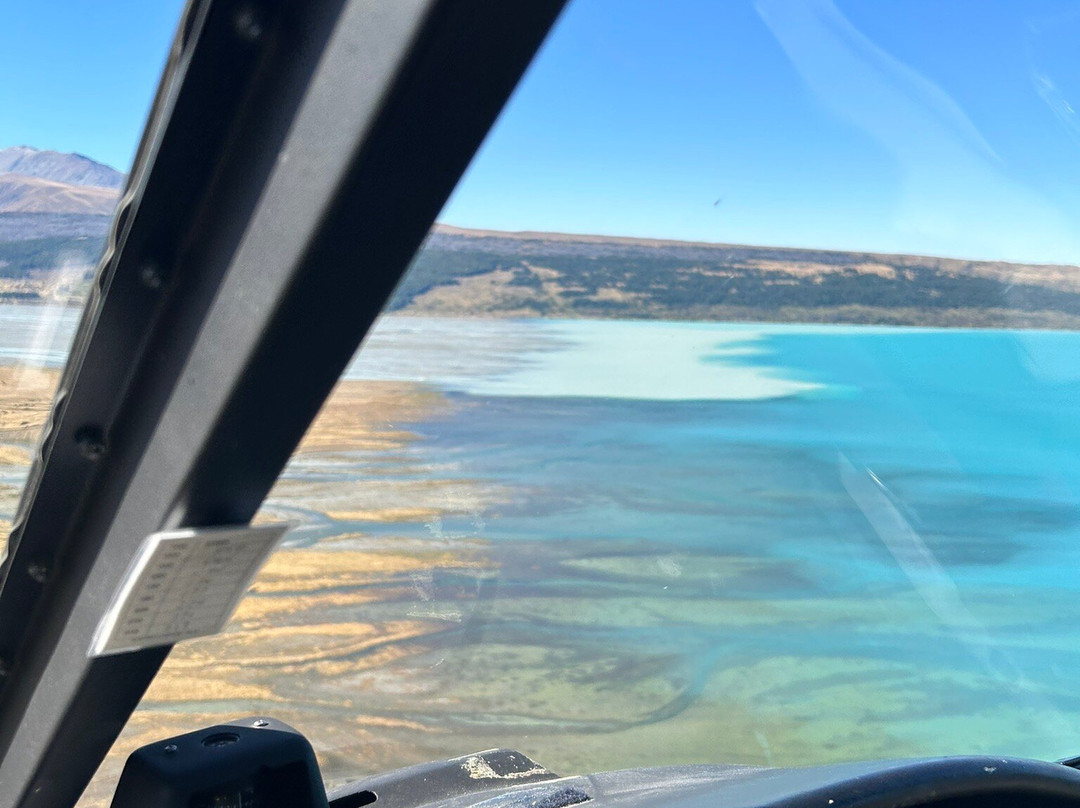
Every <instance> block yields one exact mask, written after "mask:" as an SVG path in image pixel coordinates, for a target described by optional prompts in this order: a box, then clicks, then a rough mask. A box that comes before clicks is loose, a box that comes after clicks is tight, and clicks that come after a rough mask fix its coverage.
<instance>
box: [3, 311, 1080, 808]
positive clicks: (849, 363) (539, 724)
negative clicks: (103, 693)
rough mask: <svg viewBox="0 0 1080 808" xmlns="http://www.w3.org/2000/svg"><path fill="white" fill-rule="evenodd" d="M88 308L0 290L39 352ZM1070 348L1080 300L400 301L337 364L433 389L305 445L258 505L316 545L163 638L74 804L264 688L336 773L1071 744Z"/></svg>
mask: <svg viewBox="0 0 1080 808" xmlns="http://www.w3.org/2000/svg"><path fill="white" fill-rule="evenodd" d="M43 314H44V315H46V316H45V317H42V315H43ZM74 323H75V315H74V314H73V313H72V312H71V311H70V310H63V309H57V310H52V309H47V308H45V307H19V306H10V307H4V306H0V358H6V359H7V360H9V361H10V360H15V361H25V362H30V363H34V364H47V365H55V364H57V363H58V362H59V361H60V358H61V357H62V347H63V345H65V344H67V341H68V340H69V339H70V334H71V332H72V329H73V327H74ZM1077 357H1080V334H1075V333H1053V332H1000V331H963V330H948V331H940V330H939V331H935V330H926V329H900V328H859V327H845V326H835V327H830V326H774V325H764V324H753V325H747V324H741V325H724V324H713V323H662V322H647V323H645V322H642V323H637V322H617V321H603V322H593V321H543V320H530V321H497V320H470V319H451V318H414V317H403V316H391V317H386V318H384V319H383V320H382V321H381V323H380V324H379V326H378V328H377V329H376V331H375V332H374V333H373V334H372V335H371V337H370V338H369V339H368V340H367V342H366V344H365V347H364V349H363V350H362V351H361V353H360V354H359V357H358V359H357V360H356V361H355V362H354V363H353V364H352V365H351V367H350V368H349V370H348V371H347V373H346V378H350V379H358V380H397V381H404V382H410V383H413V384H418V385H420V386H422V387H423V388H426V389H430V390H435V391H438V392H439V393H440V394H441V395H442V396H443V399H442V400H443V401H444V402H445V406H442V407H437V408H435V409H434V410H433V412H434V414H433V415H431V417H428V418H425V419H424V420H422V421H421V422H411V423H409V422H394V423H392V424H387V428H388V429H390V430H391V431H394V430H405V431H407V432H408V433H412V434H413V435H415V436H417V439H416V440H414V441H411V442H408V441H407V442H405V443H400V442H394V441H390V443H389V448H378V447H370V446H369V447H367V448H357V449H351V450H348V451H327V452H315V453H309V454H305V455H302V456H298V457H297V458H296V459H295V460H294V461H293V462H292V463H291V464H290V466H289V467H288V469H287V470H286V472H285V473H284V475H283V479H282V483H281V485H280V486H279V487H278V488H277V489H275V494H274V497H273V498H272V499H271V501H270V502H269V503H268V514H269V515H270V516H280V517H286V518H289V519H292V520H294V521H295V522H296V523H297V528H296V529H295V530H294V531H293V532H292V533H291V535H290V537H289V538H288V540H287V548H288V552H291V553H294V554H299V555H290V556H288V557H286V556H284V555H283V556H282V557H281V562H280V563H279V564H278V566H277V568H276V569H275V568H274V563H273V562H271V565H270V568H268V573H269V574H268V575H264V576H263V577H261V578H260V581H261V582H262V584H261V585H259V586H257V587H256V590H255V592H254V593H253V594H252V595H250V596H249V598H248V600H247V601H245V605H242V607H241V613H240V615H239V616H238V618H237V620H236V621H234V623H233V624H232V625H231V626H230V629H229V630H228V631H226V632H225V633H224V634H223V635H220V636H218V637H215V638H209V639H206V640H199V641H194V642H192V643H188V644H184V645H183V646H182V647H178V649H177V651H176V652H174V654H173V658H171V659H170V661H169V663H167V665H166V667H165V669H164V672H163V675H162V677H161V678H160V679H159V682H158V683H157V684H156V685H155V688H152V690H151V692H150V694H148V697H147V699H146V700H144V702H143V703H142V705H141V706H140V709H139V711H138V712H137V713H136V714H135V716H134V717H133V719H132V721H131V723H130V724H129V726H128V728H127V729H126V730H125V734H124V736H123V737H122V738H121V741H120V742H118V745H117V747H116V749H115V750H114V753H113V755H111V756H110V758H109V759H108V760H107V761H106V763H105V765H104V766H103V768H102V772H101V774H100V776H99V778H98V779H97V780H96V781H95V784H94V785H93V786H92V787H91V789H90V790H89V791H88V792H87V800H88V802H86V804H88V805H89V804H92V803H93V804H96V803H95V800H96V801H97V802H100V803H103V802H104V801H107V799H108V795H109V794H110V793H111V786H112V783H114V782H115V778H116V776H117V775H118V774H119V769H120V766H121V765H122V762H123V759H124V757H125V755H126V753H127V751H129V750H130V749H131V748H134V746H136V745H138V744H140V743H146V742H149V741H150V740H152V739H154V738H159V737H162V736H165V735H169V734H174V733H176V732H182V731H187V730H190V729H194V728H196V727H198V726H202V725H206V724H210V723H214V722H216V721H220V720H222V719H225V718H231V717H235V716H237V715H243V714H257V713H269V714H272V715H275V716H278V717H281V718H283V719H285V720H288V721H291V722H293V723H294V724H295V725H297V726H298V727H300V728H301V729H302V730H304V731H305V732H306V733H307V734H308V735H309V736H310V737H311V738H312V739H313V741H314V743H315V746H316V749H317V751H318V753H319V756H320V760H321V763H322V765H323V768H324V773H325V774H326V775H327V777H328V779H330V780H331V781H340V780H342V779H349V778H355V777H357V776H361V775H363V774H366V773H372V772H376V771H384V770H387V769H389V768H393V767H396V766H400V765H406V764H409V763H415V762H420V761H423V760H431V759H436V758H442V757H447V756H450V755H457V754H465V753H468V752H472V751H476V750H478V749H483V748H488V747H492V746H513V747H517V748H519V749H521V750H522V751H524V752H526V753H528V754H530V755H532V756H533V757H534V758H536V759H537V760H539V761H541V762H543V763H544V764H546V765H548V766H550V767H552V768H553V769H555V770H556V771H561V772H565V773H570V772H574V771H588V770H601V769H610V768H620V767H627V766H640V765H657V764H667V763H685V762H717V761H729V762H747V763H756V764H777V765H781V764H805V763H815V762H824V761H834V760H844V759H852V758H869V757H895V756H914V755H933V754H949V753H982V752H985V753H1001V754H1011V755H1026V756H1035V757H1044V758H1055V757H1063V756H1066V755H1073V754H1076V753H1077V751H1078V750H1080V696H1078V695H1077V694H1078V693H1080V642H1078V636H1077V629H1076V626H1077V625H1078V624H1080V620H1078V618H1080V597H1078V596H1080V591H1078V590H1080V583H1078V576H1077V569H1080V541H1078V539H1080V508H1078V503H1080V429H1078V428H1077V426H1076V424H1077V416H1078V415H1080V362H1078V361H1077ZM417 389H420V388H417ZM421 409H423V408H421ZM16 471H17V470H16ZM12 473H13V474H14V473H15V472H14V471H13V472H12ZM19 473H21V472H19ZM342 492H346V493H348V492H353V493H352V494H351V496H354V497H355V501H350V500H349V496H345V497H344V498H343V496H342ZM379 508H383V509H384V510H385V509H387V508H390V510H393V511H394V512H399V513H401V514H406V515H403V516H399V517H395V518H393V519H389V520H387V519H380V520H377V521H373V520H369V519H367V518H365V517H364V516H363V514H364V513H368V512H371V513H375V512H378V511H379ZM410 508H411V509H412V510H415V511H416V512H417V513H425V514H427V515H425V516H423V517H409V516H407V514H408V513H409V512H410ZM329 511H334V512H344V511H354V512H355V514H356V515H355V516H349V517H345V516H340V515H339V516H338V517H337V518H332V517H331V516H329V515H328V512H329ZM283 552H285V551H283ZM304 553H308V555H304ZM298 558H299V559H300V560H301V561H302V562H303V563H302V564H299V563H298V562H297V561H296V559H298ZM304 565H306V566H304ZM245 609H246V611H245Z"/></svg>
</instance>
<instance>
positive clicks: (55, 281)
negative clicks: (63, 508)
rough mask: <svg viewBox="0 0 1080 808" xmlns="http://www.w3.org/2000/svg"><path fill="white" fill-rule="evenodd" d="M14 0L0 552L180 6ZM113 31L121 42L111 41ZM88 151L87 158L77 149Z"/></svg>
mask: <svg viewBox="0 0 1080 808" xmlns="http://www.w3.org/2000/svg"><path fill="white" fill-rule="evenodd" d="M151 5H152V6H153V8H141V7H138V5H137V4H130V3H122V4H117V3H112V4H106V5H105V6H103V7H97V6H95V7H90V6H85V7H80V6H77V5H73V4H69V3H65V2H59V3H58V2H51V0H46V2H43V3H32V4H22V5H18V4H13V5H11V6H10V7H6V8H5V9H4V25H3V26H0V76H3V77H5V80H4V81H3V82H0V108H2V109H3V114H2V115H0V550H2V551H3V552H6V543H7V536H8V532H9V531H10V529H11V520H12V518H13V516H14V513H15V509H16V506H17V505H18V501H19V496H20V494H21V491H22V488H23V484H24V482H25V480H26V475H27V472H28V471H29V468H30V461H31V458H32V455H33V453H34V451H35V447H36V445H37V442H38V439H39V437H40V433H41V429H42V426H43V425H44V423H45V418H46V416H47V414H48V411H49V407H50V405H51V403H52V398H53V394H54V393H55V391H56V386H57V383H58V382H59V379H60V370H61V369H62V368H63V366H64V363H65V361H66V360H67V354H68V350H69V348H70V346H71V341H72V338H73V337H74V334H75V328H76V326H77V325H78V321H79V316H80V309H81V307H82V305H83V303H84V302H85V301H86V297H87V295H88V293H89V290H90V286H91V283H92V281H93V277H94V270H95V268H96V265H97V261H98V259H99V258H100V257H101V253H102V250H103V249H104V244H105V236H106V232H107V231H108V228H109V222H110V220H111V219H112V213H113V210H114V208H115V207H116V204H117V201H118V200H119V198H120V192H121V190H122V188H123V186H124V183H125V180H126V177H125V173H124V171H126V169H127V167H128V166H129V165H130V163H131V160H132V157H133V155H134V152H135V146H136V144H137V142H138V139H139V136H140V134H141V132H142V127H143V124H144V122H145V119H146V115H147V111H148V110H149V108H150V101H151V99H152V97H153V93H154V88H155V86H156V83H157V79H158V76H159V75H160V72H161V67H162V65H163V64H164V56H165V53H166V49H167V47H168V42H169V37H170V36H171V33H172V30H173V28H175V25H176V19H177V16H178V15H179V9H180V4H179V3H178V2H168V3H155V4H151ZM118 35H119V36H120V38H121V39H122V46H116V45H114V44H107V45H104V46H103V43H115V42H116V40H117V38H118ZM87 155H91V156H87Z"/></svg>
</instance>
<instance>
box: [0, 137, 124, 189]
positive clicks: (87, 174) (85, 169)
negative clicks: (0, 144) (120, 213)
mask: <svg viewBox="0 0 1080 808" xmlns="http://www.w3.org/2000/svg"><path fill="white" fill-rule="evenodd" d="M0 174H19V175H22V176H24V177H36V178H38V179H43V180H51V181H52V182H61V183H65V184H67V185H84V186H93V187H100V188H112V189H114V190H116V191H119V190H120V189H121V188H123V187H124V182H125V180H126V175H125V174H123V173H122V172H120V171H117V170H116V169H115V168H113V167H112V166H108V165H105V163H99V162H98V161H97V160H93V159H91V158H89V157H87V156H86V155H83V154H78V153H75V152H71V153H64V152H58V151H52V150H51V149H35V148H33V147H32V146H10V147H8V148H5V149H0Z"/></svg>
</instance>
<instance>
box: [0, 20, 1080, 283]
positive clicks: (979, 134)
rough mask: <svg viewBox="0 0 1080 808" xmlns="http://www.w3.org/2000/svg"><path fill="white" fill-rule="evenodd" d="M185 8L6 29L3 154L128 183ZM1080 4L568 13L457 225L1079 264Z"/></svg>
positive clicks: (476, 168) (466, 195) (456, 201)
mask: <svg viewBox="0 0 1080 808" xmlns="http://www.w3.org/2000/svg"><path fill="white" fill-rule="evenodd" d="M178 12H179V4H177V3H173V2H159V1H158V0H155V2H150V3H147V2H139V3H136V2H127V1H126V0H125V2H120V3H116V2H102V3H97V4H83V3H56V2H38V3H35V4H32V5H22V4H20V7H17V8H14V7H13V8H11V9H10V10H8V9H5V12H4V14H5V25H4V26H3V28H2V29H0V72H2V75H3V76H5V77H11V76H18V77H19V80H18V81H11V80H9V79H7V78H5V81H3V82H0V144H4V145H6V144H16V143H28V144H30V145H35V146H40V147H45V148H56V149H60V150H64V151H70V150H74V151H80V152H83V153H85V154H88V155H90V156H92V157H94V158H96V159H100V160H103V161H105V162H109V163H111V164H113V165H116V166H118V167H121V168H124V167H126V165H127V163H128V162H129V161H130V158H131V155H132V153H133V151H134V147H135V143H136V141H137V138H138V134H139V130H140V128H141V121H142V118H143V116H144V115H145V112H146V109H147V106H148V104H149V101H150V97H151V95H152V92H153V88H154V85H155V83H156V80H157V74H158V72H159V70H160V66H161V64H162V61H163V58H164V53H165V49H166V47H167V45H168V42H169V39H170V37H171V34H172V29H173V27H174V25H175V18H176V16H177V14H178ZM1077 41H1080V0H835V2H833V0H575V2H572V3H571V5H570V7H569V9H568V10H567V12H566V13H565V15H564V16H563V18H562V20H561V21H560V24H559V26H558V28H557V30H556V31H555V32H554V34H553V35H552V37H551V38H550V39H549V41H548V43H547V44H546V45H545V47H544V49H543V51H542V53H541V55H540V58H539V59H538V60H537V61H536V63H535V64H534V65H533V67H532V69H531V70H530V72H529V74H528V76H527V77H526V79H525V81H524V82H523V84H522V86H521V87H520V88H519V90H518V92H517V93H516V95H515V97H514V99H513V100H512V102H511V104H510V106H509V107H508V109H507V111H506V112H505V114H504V115H503V117H502V119H501V120H500V122H499V124H498V125H497V127H496V129H495V130H494V131H493V132H492V134H491V136H490V137H489V138H488V141H487V142H486V144H485V146H484V148H483V149H482V151H481V153H480V155H479V156H478V158H477V159H476V160H475V161H474V163H473V166H472V167H471V169H470V171H469V173H468V175H467V176H466V179H465V181H464V182H463V183H462V185H461V187H460V188H459V189H458V191H457V192H456V193H455V195H454V197H453V199H452V200H451V202H450V204H449V205H448V206H447V208H446V210H445V211H444V212H443V215H442V217H441V218H442V220H443V221H446V222H449V223H452V224H458V225H462V226H468V227H488V228H495V229H507V230H523V229H530V230H553V231H565V232H578V233H605V234H614V235H632V236H645V237H663V238H681V239H694V240H705V241H726V242H735V243H750V244H775V245H790V246H811V247H830V248H839V249H865V250H876V251H892V252H915V253H930V254H939V255H953V256H960V257H971V258H990V259H1007V260H1036V261H1055V262H1069V263H1080V234H1078V228H1077V224H1078V223H1080V119H1078V118H1077V116H1076V113H1075V111H1074V109H1080V51H1077V49H1076V47H1075V42H1077Z"/></svg>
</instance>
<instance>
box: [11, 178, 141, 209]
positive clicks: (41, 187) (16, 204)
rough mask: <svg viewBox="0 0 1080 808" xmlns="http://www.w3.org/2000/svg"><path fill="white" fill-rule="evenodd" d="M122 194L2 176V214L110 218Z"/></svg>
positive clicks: (67, 184)
mask: <svg viewBox="0 0 1080 808" xmlns="http://www.w3.org/2000/svg"><path fill="white" fill-rule="evenodd" d="M119 193H120V192H119V191H117V190H116V189H115V188H104V187H102V186H100V185H73V184H71V183H66V182H54V181H53V180H46V179H42V178H40V177H27V176H24V175H22V174H0V212H3V213H82V214H98V215H103V216H107V215H109V214H111V213H112V211H113V208H115V207H116V200H117V199H118V197H119Z"/></svg>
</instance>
